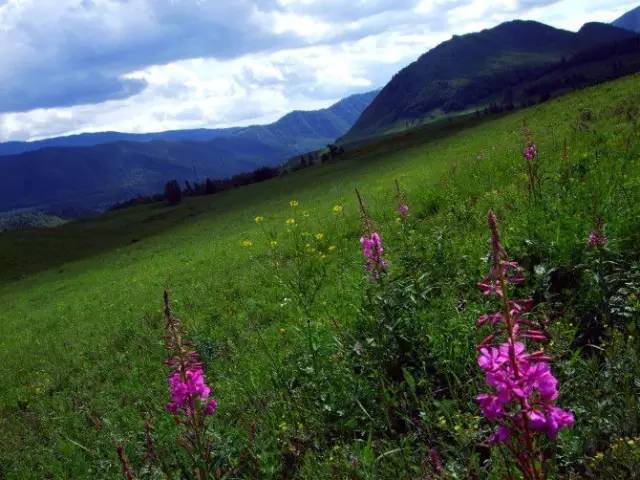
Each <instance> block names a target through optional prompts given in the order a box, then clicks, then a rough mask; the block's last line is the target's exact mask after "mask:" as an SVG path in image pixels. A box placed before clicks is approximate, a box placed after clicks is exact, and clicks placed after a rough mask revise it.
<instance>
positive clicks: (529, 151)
mask: <svg viewBox="0 0 640 480" xmlns="http://www.w3.org/2000/svg"><path fill="white" fill-rule="evenodd" d="M536 153H537V150H536V144H535V143H533V142H529V144H528V145H527V146H526V147H524V150H523V151H522V155H523V156H524V158H526V159H527V161H528V162H532V161H533V159H534V158H535V157H536Z"/></svg>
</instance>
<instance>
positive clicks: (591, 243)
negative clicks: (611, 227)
mask: <svg viewBox="0 0 640 480" xmlns="http://www.w3.org/2000/svg"><path fill="white" fill-rule="evenodd" d="M608 243H609V237H607V236H606V235H605V234H604V224H603V223H602V220H598V222H597V223H596V227H595V228H594V229H593V231H592V232H591V233H590V234H589V238H588V239H587V246H588V247H589V248H596V247H606V246H607V244H608Z"/></svg>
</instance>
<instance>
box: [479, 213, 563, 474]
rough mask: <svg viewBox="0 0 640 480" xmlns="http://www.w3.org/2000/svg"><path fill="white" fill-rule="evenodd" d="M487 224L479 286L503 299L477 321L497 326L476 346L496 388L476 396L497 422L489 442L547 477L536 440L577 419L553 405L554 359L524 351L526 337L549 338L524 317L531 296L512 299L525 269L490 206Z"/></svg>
mask: <svg viewBox="0 0 640 480" xmlns="http://www.w3.org/2000/svg"><path fill="white" fill-rule="evenodd" d="M487 223H488V225H489V229H490V231H491V261H492V265H491V270H490V273H489V276H488V277H486V278H485V279H484V280H483V281H482V282H481V283H479V284H478V286H479V287H480V289H481V290H483V292H484V294H485V295H494V296H496V297H498V298H499V299H500V311H498V312H494V313H490V314H484V315H482V316H481V317H480V318H479V319H478V322H477V324H478V326H482V325H484V324H486V323H490V324H491V325H492V327H493V333H492V334H491V335H489V336H488V337H486V338H485V340H483V341H482V342H481V343H480V345H479V348H478V350H479V356H478V365H479V366H480V368H482V370H483V371H484V372H485V381H486V383H487V385H488V386H489V387H491V388H492V390H493V391H492V392H491V393H481V394H480V395H478V396H477V397H476V400H477V401H478V403H479V404H480V409H481V411H482V413H483V414H484V415H485V417H486V418H487V419H488V420H489V421H492V422H497V423H498V424H499V426H498V427H497V428H496V430H495V431H494V433H493V435H492V436H491V438H490V442H491V443H500V444H503V445H504V446H505V447H506V448H507V449H508V451H509V452H510V453H511V455H512V457H513V459H514V461H515V464H516V466H517V467H518V469H519V470H520V472H521V473H522V475H523V477H524V478H525V480H544V479H545V478H546V473H545V470H544V458H543V456H542V452H541V450H540V449H539V448H538V446H537V440H536V439H537V437H538V436H539V434H540V433H546V435H547V436H548V437H549V438H550V439H555V437H556V435H557V432H558V430H559V429H561V428H564V427H567V426H570V425H572V424H573V422H574V418H573V415H572V414H571V413H570V412H568V411H565V410H562V409H560V408H558V407H556V406H555V400H556V399H557V397H558V391H557V383H558V382H557V380H556V379H555V377H554V376H553V374H552V373H551V370H550V368H549V365H548V362H549V361H550V358H549V357H548V356H547V355H546V354H545V353H544V350H543V349H541V350H538V351H536V352H534V353H529V352H527V350H526V345H525V343H523V342H524V341H526V342H529V341H536V342H544V341H546V340H548V337H547V334H546V332H544V331H542V330H539V329H537V328H536V326H535V325H534V324H533V323H532V322H530V321H529V320H526V319H523V318H522V315H523V314H524V313H526V311H528V310H529V308H530V307H531V306H532V303H533V301H532V300H511V299H510V298H509V291H508V289H509V285H510V284H516V285H517V284H520V283H522V282H523V281H524V278H523V276H522V269H521V268H520V267H519V266H518V265H517V263H516V262H513V261H509V259H508V257H507V253H506V251H505V250H504V248H503V247H502V244H501V243H500V235H499V231H498V225H497V220H496V217H495V215H494V214H493V212H492V211H489V213H488V215H487ZM501 332H502V335H501ZM500 338H502V339H503V341H501V340H500Z"/></svg>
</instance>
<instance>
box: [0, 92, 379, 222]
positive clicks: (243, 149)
mask: <svg viewBox="0 0 640 480" xmlns="http://www.w3.org/2000/svg"><path fill="white" fill-rule="evenodd" d="M376 94H377V92H368V93H363V94H357V95H352V96H350V97H348V98H345V99H343V100H341V101H339V102H337V103H336V104H334V105H332V106H331V107H329V108H326V109H322V110H315V111H294V112H291V113H289V114H287V115H285V116H284V117H282V118H281V119H280V120H278V121H277V122H275V123H272V124H269V125H257V126H250V127H241V128H230V129H217V130H210V129H198V130H178V131H169V132H160V133H149V134H129V133H120V132H105V133H88V134H82V135H73V136H68V137H58V138H51V139H47V140H41V141H37V142H9V143H5V144H0V153H1V152H10V153H11V154H10V155H7V154H5V155H2V156H0V171H1V172H2V176H3V179H4V180H5V188H3V189H2V190H0V211H7V210H12V209H18V208H37V209H41V210H45V211H50V212H56V213H65V214H67V215H69V214H71V215H73V214H79V213H85V212H86V213H89V212H91V211H98V210H101V209H104V208H106V207H108V206H110V205H111V204H113V203H115V202H118V201H122V200H127V199H129V198H131V197H133V196H136V195H138V194H150V193H157V192H160V191H162V188H163V186H164V183H165V182H166V181H167V180H169V179H174V178H175V179H178V180H180V181H184V180H191V181H193V180H200V179H204V178H205V177H211V178H225V177H228V176H231V175H235V174H238V173H243V172H249V171H252V170H255V169H256V168H259V167H262V166H276V165H279V164H281V163H283V162H284V161H286V160H287V159H288V158H290V157H292V156H294V155H298V154H301V153H305V152H308V151H312V150H316V149H319V148H322V147H324V146H326V145H327V144H328V143H331V142H333V141H334V140H335V139H336V138H337V137H339V136H341V135H343V134H344V133H346V132H347V131H348V129H349V128H350V127H351V126H352V125H353V123H354V122H355V121H356V119H357V118H358V117H359V115H360V114H361V113H362V111H363V110H364V109H365V108H366V107H367V105H368V104H369V103H370V102H371V100H373V98H374V97H375V95H376Z"/></svg>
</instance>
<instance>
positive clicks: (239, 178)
mask: <svg viewBox="0 0 640 480" xmlns="http://www.w3.org/2000/svg"><path fill="white" fill-rule="evenodd" d="M344 151H345V150H344V148H343V147H341V146H339V145H336V144H333V143H331V144H329V145H327V148H326V149H324V150H322V151H319V152H312V153H308V154H304V155H300V157H297V158H296V159H295V160H296V162H295V163H290V164H289V165H288V166H286V167H282V168H280V167H260V168H258V169H256V170H253V171H252V172H248V173H239V174H237V175H234V176H233V177H230V178H225V179H221V180H216V179H211V178H207V179H205V180H204V181H202V182H200V183H198V182H190V181H189V180H186V181H185V182H184V186H182V185H181V184H180V182H178V180H175V179H174V180H170V181H168V182H167V183H166V184H165V186H164V192H163V193H157V194H154V195H138V196H137V197H135V198H132V199H130V200H126V201H124V202H119V203H116V204H115V205H113V206H112V207H111V210H118V209H122V208H127V207H133V206H135V205H142V204H146V203H152V202H161V201H166V202H167V203H168V204H169V205H177V204H179V203H180V202H181V201H182V199H183V198H185V197H199V196H202V195H213V194H215V193H218V192H223V191H225V190H230V189H232V188H237V187H241V186H243V185H250V184H252V183H258V182H264V181H265V180H269V179H270V178H274V177H277V176H280V175H283V174H286V173H288V172H290V171H297V170H301V169H303V168H307V167H311V166H313V165H315V164H316V163H318V161H319V162H320V163H325V162H328V161H330V160H333V159H335V158H337V157H339V156H341V155H342V154H343V153H344Z"/></svg>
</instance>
